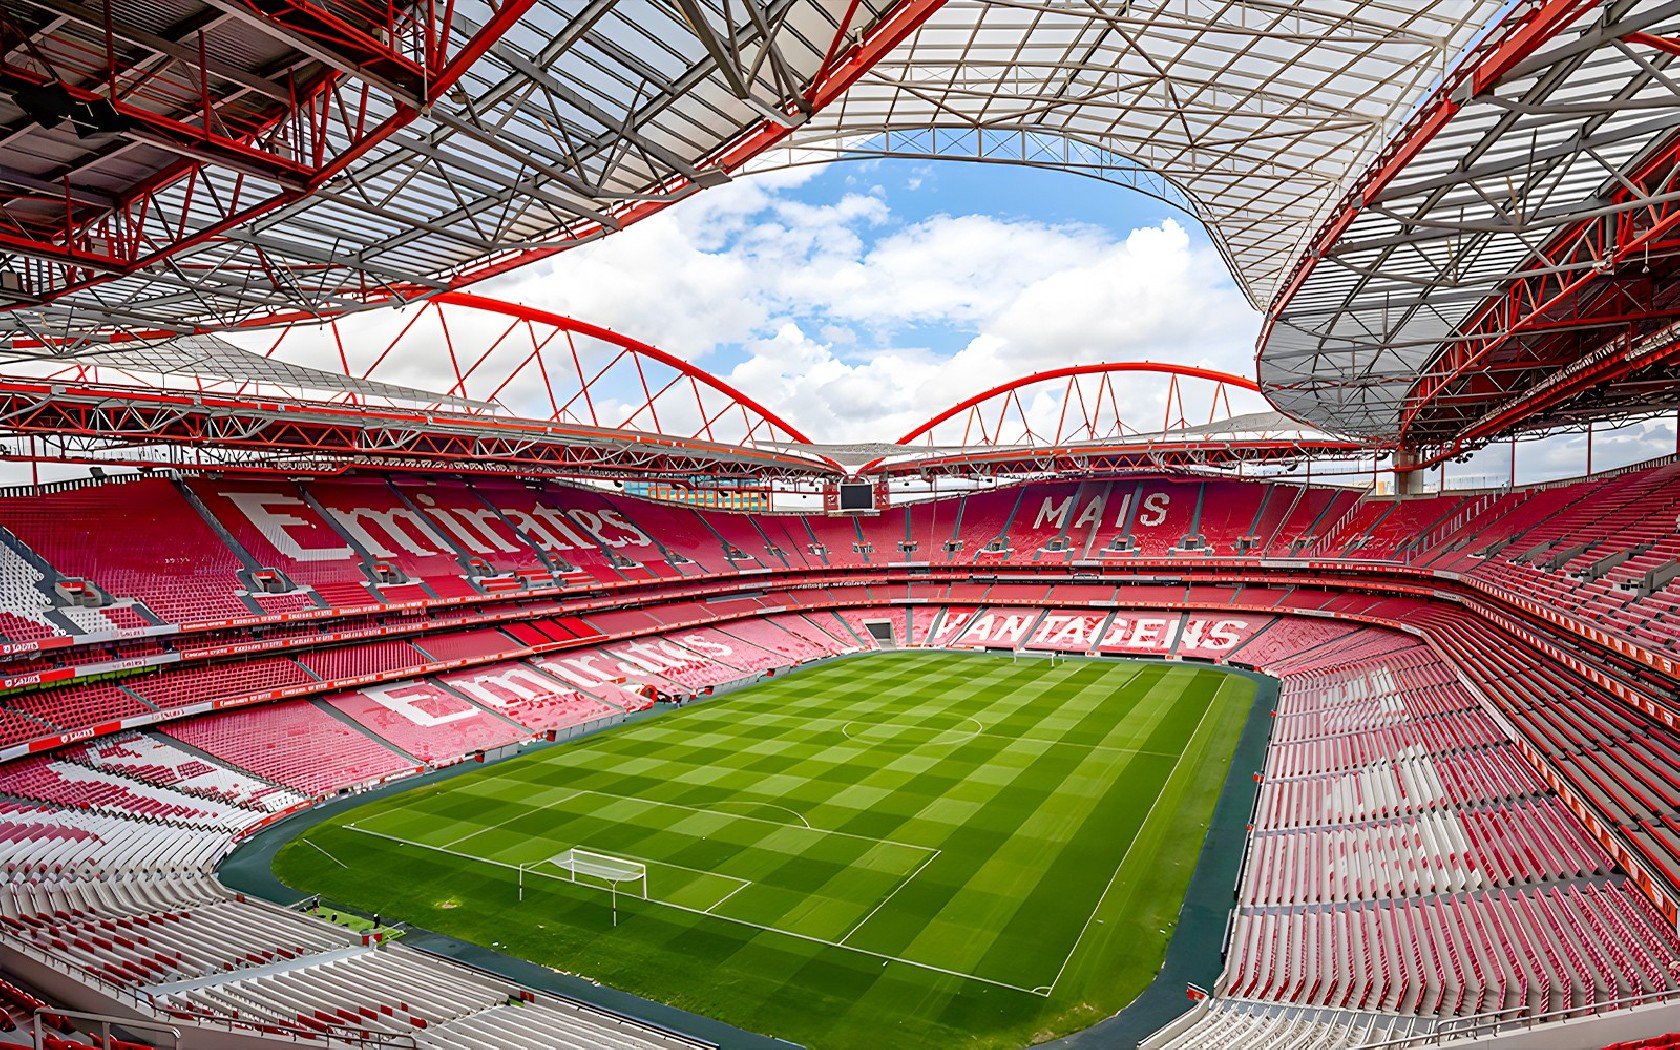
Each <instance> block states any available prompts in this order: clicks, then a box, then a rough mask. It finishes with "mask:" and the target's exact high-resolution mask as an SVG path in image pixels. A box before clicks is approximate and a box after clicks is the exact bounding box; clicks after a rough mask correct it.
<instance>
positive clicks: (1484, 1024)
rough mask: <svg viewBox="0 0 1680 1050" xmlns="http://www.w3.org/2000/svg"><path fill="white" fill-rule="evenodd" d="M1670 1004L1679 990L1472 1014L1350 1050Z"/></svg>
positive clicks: (1389, 1049) (1434, 1042) (1399, 1046)
mask: <svg viewBox="0 0 1680 1050" xmlns="http://www.w3.org/2000/svg"><path fill="white" fill-rule="evenodd" d="M1671 1000H1680V989H1676V988H1667V989H1663V990H1661V991H1655V992H1644V993H1641V994H1639V995H1624V996H1621V997H1619V998H1616V999H1602V1000H1600V1001H1598V1002H1595V1003H1587V1004H1586V1005H1585V1006H1576V1007H1571V1008H1569V1009H1565V1010H1550V1011H1548V1012H1546V1013H1543V1014H1528V1013H1526V1012H1525V1011H1526V1010H1527V1007H1522V1006H1510V1007H1506V1008H1505V1009H1503V1010H1496V1011H1494V1012H1492V1013H1485V1014H1472V1015H1470V1016H1468V1017H1449V1018H1447V1019H1445V1020H1443V1021H1441V1022H1440V1023H1439V1024H1437V1025H1436V1026H1435V1030H1434V1031H1433V1032H1430V1033H1429V1034H1427V1035H1408V1036H1401V1037H1399V1038H1397V1039H1385V1040H1383V1041H1382V1042H1378V1043H1360V1044H1358V1045H1357V1046H1355V1047H1354V1048H1353V1050H1379V1048H1380V1050H1403V1048H1406V1047H1414V1046H1439V1045H1441V1044H1442V1043H1445V1042H1449V1041H1451V1040H1455V1039H1481V1038H1486V1037H1488V1036H1494V1035H1507V1034H1510V1033H1512V1032H1525V1031H1527V1030H1529V1029H1530V1028H1534V1027H1536V1026H1539V1025H1544V1024H1551V1023H1553V1022H1556V1021H1565V1020H1569V1019H1571V1018H1581V1017H1596V1016H1598V1015H1600V1014H1607V1013H1613V1012H1615V1011H1617V1010H1625V1009H1628V1008H1630V1007H1634V1006H1644V1005H1646V1004H1648V1003H1660V1002H1668V1001H1671ZM1594 1045H1597V1044H1594Z"/></svg>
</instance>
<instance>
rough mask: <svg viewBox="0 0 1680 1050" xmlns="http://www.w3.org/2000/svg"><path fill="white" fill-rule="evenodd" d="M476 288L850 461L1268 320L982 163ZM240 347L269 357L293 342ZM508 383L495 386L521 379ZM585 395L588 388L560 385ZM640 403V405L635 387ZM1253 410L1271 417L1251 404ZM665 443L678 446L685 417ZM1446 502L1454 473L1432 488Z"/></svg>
mask: <svg viewBox="0 0 1680 1050" xmlns="http://www.w3.org/2000/svg"><path fill="white" fill-rule="evenodd" d="M473 290H474V291H476V292H480V293H483V294H486V295H490V296H495V297H497V298H501V299H505V300H508V301H512V302H516V303H522V304H527V305H532V306H538V307H542V308H546V309H549V310H552V311H554V312H557V313H560V314H563V315H567V316H570V317H573V318H576V319H578V320H581V321H586V322H590V323H592V324H596V325H601V326H604V327H607V328H610V329H613V330H615V331H617V332H619V333H622V334H624V335H627V336H631V337H633V338H635V339H638V340H641V341H643V342H646V343H649V344H652V345H654V346H656V347H659V348H661V349H663V350H665V351H667V352H669V353H672V354H675V355H676V356H678V357H681V358H683V359H685V360H687V361H691V362H694V363H696V364H698V365H700V366H702V367H704V368H706V369H708V370H710V371H712V372H713V373H715V374H717V375H719V376H721V377H722V378H724V379H725V380H727V381H728V382H730V383H731V384H733V385H734V386H736V387H737V388H739V389H740V390H742V391H743V392H745V393H746V394H747V395H749V396H750V397H752V398H754V399H756V400H758V401H760V402H761V403H763V404H765V405H766V406H769V407H770V408H772V409H773V410H775V411H777V412H778V413H780V414H781V415H782V416H783V417H784V418H785V419H787V421H788V422H789V423H790V424H792V425H793V426H795V427H797V428H798V429H800V430H802V431H804V432H805V433H806V434H808V435H809V436H810V437H811V438H812V439H813V440H815V441H818V442H832V443H846V442H875V441H883V442H884V441H893V440H895V439H897V438H899V437H900V436H902V435H904V434H905V433H907V432H909V431H911V430H912V429H913V428H915V427H916V426H918V425H919V424H921V423H922V422H923V421H925V420H927V419H928V418H929V417H931V416H932V415H934V414H935V413H936V412H938V411H940V410H941V409H944V408H946V407H948V406H950V405H952V404H954V403H956V402H958V401H959V400H961V399H963V398H965V397H968V396H969V395H972V394H976V393H978V392H980V391H982V390H985V389H987V388H989V387H991V386H994V385H996V384H998V383H1002V382H1005V381H1007V380H1010V379H1013V378H1015V377H1018V376H1022V375H1025V374H1027V373H1030V372H1034V371H1038V370H1042V369H1046V368H1052V367H1056V366H1060V365H1065V364H1072V363H1090V362H1099V361H1141V360H1151V361H1158V362H1160V361H1165V362H1174V363H1178V364H1186V365H1197V366H1202V367H1210V368H1215V369H1219V370H1223V371H1227V372H1232V373H1236V374H1238V375H1242V376H1252V375H1253V374H1254V343H1255V338H1256V335H1257V333H1258V332H1259V329H1260V322H1261V318H1260V314H1259V313H1258V312H1257V311H1256V310H1254V309H1253V308H1252V307H1250V306H1249V304H1248V302H1247V301H1246V299H1245V298H1244V296H1243V295H1242V293H1241V292H1240V290H1239V289H1238V288H1237V286H1236V284H1235V283H1234V281H1233V280H1232V279H1231V276H1230V274H1229V272H1228V271H1227V269H1226V267H1225V264H1224V261H1223V260H1222V259H1221V258H1220V256H1219V254H1218V252H1217V250H1216V249H1215V248H1214V247H1213V244H1212V243H1211V241H1210V240H1209V239H1208V236H1207V233H1206V231H1205V230H1204V229H1203V228H1202V226H1201V225H1200V223H1199V222H1198V221H1197V220H1196V219H1195V218H1194V217H1192V216H1190V215H1187V214H1185V213H1184V212H1181V211H1179V210H1178V209H1176V208H1174V207H1172V206H1171V205H1168V204H1165V203H1163V202H1161V201H1158V200H1155V199H1154V198H1151V197H1149V196H1147V195H1144V194H1141V193H1138V192H1136V191H1133V190H1129V189H1125V188H1122V187H1119V186H1114V185H1110V184H1107V183H1103V182H1100V181H1098V180H1095V179H1091V178H1088V177H1084V176H1080V175H1073V174H1067V173H1061V172H1050V171H1039V170H1035V169H1029V168H1021V167H1013V166H1009V165H1003V164H977V163H972V162H961V161H939V162H928V161H920V160H916V161H911V160H904V161H893V160H870V161H861V162H858V161H853V162H840V163H834V164H830V165H827V166H808V167H802V168H794V169H787V170H781V171H770V172H766V173H762V174H758V175H752V176H746V177H740V178H737V179H735V180H733V181H732V182H730V183H728V184H725V185H723V186H720V187H716V188H714V189H710V190H706V191H704V192H702V193H700V194H698V195H696V196H694V197H692V198H690V199H688V200H686V201H684V202H682V203H681V204H680V205H678V206H675V207H672V208H669V209H666V210H665V211H662V212H659V213H657V214H655V215H653V216H651V217H649V218H647V219H644V220H642V221H641V222H638V223H636V224H634V225H632V226H630V227H628V228H626V229H625V230H623V231H621V232H619V233H616V234H614V235H612V236H610V237H607V238H605V239H603V240H601V241H598V242H595V243H593V244H590V245H586V246H584V247H581V248H577V249H573V250H572V251H569V252H566V253H563V254H561V255H558V256H555V257H553V258H552V259H549V260H545V261H543V262H539V263H536V264H533V265H530V266H526V267H524V268H521V269H519V270H515V271H512V272H511V273H508V274H506V275H503V276H501V277H498V278H495V279H493V280H491V281H487V282H485V283H483V284H481V285H478V286H476V287H475V288H474V289H473ZM461 313H462V312H460V311H457V312H456V314H455V317H454V319H453V320H452V321H451V322H450V323H451V324H453V325H454V326H455V328H454V329H453V330H452V332H451V333H450V338H451V339H452V341H453V342H454V343H455V344H456V345H457V346H470V345H473V344H474V342H475V339H476V341H477V344H478V345H480V346H483V345H489V344H490V343H491V342H492V341H494V340H495V339H496V337H497V335H498V333H500V332H501V331H502V329H503V327H504V326H505V323H504V322H503V321H501V320H499V319H495V318H469V317H463V316H461ZM403 323H404V318H401V317H393V315H392V314H391V313H390V312H389V311H385V310H374V311H369V312H367V313H364V314H360V315H356V316H353V317H350V318H347V319H346V320H345V321H344V322H342V323H341V325H340V336H341V339H339V340H337V341H335V339H334V337H333V336H332V335H331V334H330V331H327V330H317V331H315V332H310V331H307V330H304V331H298V332H296V333H295V334H291V335H288V336H287V337H286V340H287V341H286V342H285V343H284V344H283V350H282V353H281V356H282V357H286V358H288V359H290V360H295V361H298V362H299V363H304V364H311V365H315V366H318V367H325V368H334V369H336V368H337V367H339V365H338V361H339V358H338V354H339V348H340V346H342V347H343V348H344V352H345V353H346V355H347V357H348V360H349V362H350V365H351V370H352V372H353V373H355V374H360V372H361V370H362V367H363V366H365V365H366V364H367V363H369V362H371V361H372V360H374V359H375V358H376V357H377V356H378V355H379V353H380V352H381V350H382V349H383V348H384V346H385V344H386V342H387V341H388V340H389V339H390V337H391V333H392V332H394V331H396V330H398V329H399V328H401V326H402V325H403ZM473 324H477V325H478V330H477V331H476V332H473V331H469V328H470V326H472V325H473ZM416 332H417V335H416V337H415V338H414V339H413V340H412V342H411V343H405V344H404V345H403V348H402V349H403V352H402V353H401V354H397V355H393V356H392V357H391V358H390V359H389V360H387V361H386V362H385V363H384V364H383V365H382V366H381V367H380V369H379V371H378V372H377V373H376V378H381V379H385V380H387V381H390V382H395V383H406V384H412V385H416V386H420V387H422V388H426V389H431V390H440V391H441V390H447V389H449V387H450V386H451V384H452V383H453V382H454V376H453V373H452V371H451V368H450V365H449V360H448V356H447V354H446V353H445V352H444V349H443V345H444V338H443V334H442V333H441V332H431V333H429V334H427V333H426V332H424V331H423V330H421V329H416ZM233 338H235V340H236V341H238V342H240V343H242V344H243V345H246V346H248V347H250V348H252V349H256V350H267V349H268V348H269V346H270V345H271V343H272V337H271V336H269V335H262V334H254V335H249V336H235V337H233ZM585 350H586V351H587V352H593V353H595V354H597V355H601V356H602V357H604V356H606V355H608V354H609V353H611V352H614V351H613V349H612V348H610V347H608V346H607V345H606V344H595V345H594V347H593V349H592V350H590V348H588V347H585ZM587 352H586V353H585V359H586V360H587ZM499 353H500V355H501V364H503V365H505V364H506V363H507V362H508V361H509V360H512V359H514V358H517V357H519V355H520V354H521V353H522V351H518V350H517V348H515V347H514V346H513V345H512V344H511V343H510V344H509V345H508V346H507V347H505V348H503V349H502V350H501V351H499ZM496 367H498V365H497V363H496V362H492V363H491V364H490V365H487V366H486V367H485V369H484V371H483V372H481V373H479V374H478V375H477V376H475V378H474V382H475V383H476V382H479V381H480V380H486V382H485V385H489V383H490V382H494V380H495V375H496V374H505V373H506V372H507V371H508V370H509V368H506V367H504V368H503V369H502V372H501V373H496V372H495V369H496ZM510 367H511V366H510ZM487 377H488V379H487ZM540 379H541V377H540V376H539V375H537V374H536V368H535V367H533V366H527V367H526V369H525V371H524V372H522V373H518V374H516V376H515V378H514V380H513V381H510V382H508V383H507V384H506V385H505V386H504V387H503V388H502V389H501V391H500V392H499V394H498V400H500V401H501V402H502V403H503V404H504V405H505V406H506V407H507V408H508V409H509V410H510V411H513V412H516V413H518V414H522V415H536V416H539V417H545V418H546V417H547V416H548V415H549V414H550V412H551V411H552V406H550V405H549V403H548V402H547V393H546V390H545V388H544V385H543V384H542V383H541V381H540ZM568 384H569V385H571V386H575V385H576V384H575V381H568V380H564V379H561V380H559V381H557V382H556V383H555V386H556V387H557V388H558V387H561V386H564V385H568ZM602 385H603V386H606V385H607V384H602ZM1204 389H1205V388H1204ZM472 392H473V393H478V394H482V393H483V392H484V386H480V387H479V388H478V389H477V390H474V391H472ZM618 393H620V394H622V397H621V401H622V402H623V403H634V402H635V400H636V391H634V390H620V391H618ZM559 396H560V400H561V401H562V402H563V401H564V400H565V398H566V397H567V396H568V395H567V392H566V391H564V390H562V391H560V392H559ZM611 396H612V392H611V391H597V404H596V405H595V407H597V408H604V409H606V410H607V413H610V411H611V409H612V408H614V407H615V406H614V405H612V404H610V403H608V399H609V398H610V397H611ZM1164 398H1165V386H1164V384H1162V383H1159V382H1138V383H1130V384H1126V385H1123V386H1122V387H1121V399H1122V405H1121V409H1122V412H1123V414H1124V415H1125V416H1126V417H1127V421H1128V422H1130V423H1132V424H1133V425H1134V426H1137V427H1140V428H1141V429H1154V428H1155V427H1158V426H1159V423H1160V420H1161V416H1162V413H1161V408H1162V407H1163V404H1164ZM1231 407H1232V409H1233V411H1236V412H1245V411H1254V410H1259V409H1264V408H1266V407H1267V406H1266V405H1265V404H1264V402H1263V401H1261V400H1260V399H1259V398H1258V396H1257V395H1249V399H1248V400H1246V401H1244V400H1242V399H1238V400H1237V401H1236V402H1234V403H1233V404H1232V406H1231ZM1028 408H1029V411H1030V412H1031V413H1032V414H1033V416H1034V418H1035V419H1037V420H1040V421H1042V420H1046V419H1053V418H1054V416H1055V414H1056V412H1057V411H1058V408H1059V406H1058V405H1057V404H1056V403H1055V401H1054V400H1053V398H1051V397H1050V396H1049V394H1048V393H1047V392H1044V391H1041V392H1040V394H1039V395H1038V396H1037V397H1036V398H1035V399H1033V400H1032V402H1031V403H1030V405H1029V406H1028ZM620 410H621V412H623V411H625V410H623V409H620ZM1197 410H1199V411H1202V412H1205V411H1206V409H1205V408H1200V407H1198V409H1197ZM604 414H606V413H604ZM622 418H623V416H622V415H620V416H619V418H618V419H615V420H612V421H611V424H609V425H616V424H617V422H618V421H619V420H621V419H622ZM660 423H661V426H662V427H663V428H664V429H666V430H668V431H671V432H675V431H677V430H678V429H679V425H673V423H672V420H671V418H670V416H669V415H667V416H664V417H662V418H661V421H660ZM637 425H639V426H641V427H642V428H643V429H653V428H652V427H651V426H650V425H648V421H647V420H645V419H644V420H642V421H640V422H639V423H638V424H637ZM1675 450H1676V444H1675V428H1674V421H1673V418H1672V417H1669V418H1667V419H1663V420H1658V421H1654V422H1647V423H1641V424H1636V425H1634V426H1632V427H1627V428H1623V429H1621V430H1618V431H1614V432H1609V433H1601V434H1599V435H1598V436H1597V438H1596V439H1595V450H1594V457H1593V466H1594V467H1595V468H1596V469H1598V470H1604V469H1607V468H1611V467H1615V466H1621V465H1626V464H1629V463H1634V462H1639V461H1641V460H1644V459H1648V458H1651V457H1653V456H1658V455H1664V454H1667V453H1671V452H1674V451H1675ZM1367 462H1368V461H1367ZM1516 462H1517V470H1516V475H1517V479H1518V480H1519V481H1521V482H1532V481H1539V480H1549V479H1552V478H1559V477H1569V476H1574V475H1578V474H1581V473H1583V472H1585V470H1586V466H1587V458H1586V439H1585V437H1584V436H1582V435H1562V436H1559V437H1554V438H1550V439H1547V440H1545V441H1541V442H1534V443H1526V444H1524V445H1522V446H1521V447H1520V448H1519V450H1518V453H1517V460H1516ZM1341 469H1344V470H1349V469H1352V468H1346V467H1344V468H1341ZM1365 469H1366V470H1368V469H1369V467H1368V466H1367V467H1366V468H1365ZM1510 472H1511V453H1510V449H1509V446H1508V445H1502V446H1497V447H1494V448H1490V449H1488V450H1485V451H1483V452H1482V453H1480V454H1478V455H1476V456H1475V457H1473V458H1472V460H1471V461H1470V462H1469V463H1464V464H1453V465H1451V466H1450V467H1449V468H1448V474H1449V483H1450V484H1455V485H1457V486H1461V487H1483V486H1495V485H1501V484H1504V483H1505V482H1506V481H1507V479H1508V478H1509V476H1510ZM53 473H54V474H55V475H56V474H57V473H59V472H56V471H55V472H53ZM5 474H6V472H5V471H3V470H0V476H4V475H5ZM1438 482H1439V475H1432V476H1431V478H1430V483H1431V486H1433V485H1434V484H1436V483H1438Z"/></svg>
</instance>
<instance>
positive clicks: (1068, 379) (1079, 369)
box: [898, 361, 1260, 445]
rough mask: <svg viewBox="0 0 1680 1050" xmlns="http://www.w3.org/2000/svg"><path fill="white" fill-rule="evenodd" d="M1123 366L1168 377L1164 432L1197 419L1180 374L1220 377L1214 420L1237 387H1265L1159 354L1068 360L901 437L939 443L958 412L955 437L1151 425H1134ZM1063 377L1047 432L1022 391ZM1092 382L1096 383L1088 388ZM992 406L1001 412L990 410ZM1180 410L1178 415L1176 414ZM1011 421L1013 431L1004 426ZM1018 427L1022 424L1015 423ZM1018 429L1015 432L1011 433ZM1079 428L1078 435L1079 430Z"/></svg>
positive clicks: (992, 440) (1104, 434) (978, 440)
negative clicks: (1158, 358)
mask: <svg viewBox="0 0 1680 1050" xmlns="http://www.w3.org/2000/svg"><path fill="white" fill-rule="evenodd" d="M1123 373H1152V374H1157V375H1164V376H1166V377H1167V398H1166V404H1165V411H1164V413H1163V417H1162V421H1161V426H1160V427H1159V428H1154V429H1158V430H1159V431H1161V432H1166V431H1170V430H1183V429H1184V428H1185V427H1187V426H1190V425H1192V424H1191V422H1190V421H1189V419H1188V417H1187V416H1186V415H1185V413H1186V412H1187V411H1188V409H1187V406H1186V403H1185V398H1184V391H1183V389H1182V387H1181V386H1180V384H1179V380H1180V379H1196V380H1205V381H1207V382H1209V383H1212V384H1213V388H1212V391H1211V396H1210V397H1209V401H1208V405H1209V409H1208V418H1207V420H1206V422H1208V423H1212V422H1215V421H1216V420H1217V419H1218V418H1219V417H1218V414H1217V413H1218V410H1219V406H1220V405H1221V404H1223V405H1224V406H1225V411H1226V414H1227V415H1229V414H1230V409H1231V401H1230V389H1231V388H1233V387H1235V388H1236V389H1238V390H1243V391H1247V392H1249V393H1258V392H1259V390H1260V387H1259V385H1258V384H1256V383H1255V382H1254V381H1253V380H1252V379H1245V378H1243V377H1242V376H1239V375H1232V374H1231V373H1229V372H1220V371H1217V370H1215V369H1211V368H1197V367H1195V366H1193V365H1179V364H1171V363H1158V362H1153V361H1113V362H1107V363H1101V364H1090V365H1068V366H1066V367H1064V368H1052V369H1048V370H1046V371H1043V372H1033V373H1032V374H1030V375H1024V376H1021V377H1020V378H1018V379H1012V380H1010V381H1009V382H1007V383H1000V384H999V385H997V386H994V387H992V388H990V389H988V390H982V391H981V392H980V393H978V394H975V395H974V396H973V397H971V398H968V399H967V400H965V401H959V402H958V403H957V404H955V405H952V406H951V407H950V408H948V409H946V410H945V411H943V412H941V413H939V414H938V415H936V416H934V417H933V418H932V419H930V420H928V421H927V422H926V423H923V424H922V425H921V426H919V427H917V428H916V429H915V430H912V431H910V433H908V434H906V435H904V436H903V437H901V438H899V439H898V444H900V445H909V444H913V443H915V442H917V441H918V440H921V439H923V438H926V439H928V440H927V442H926V443H927V444H935V443H936V442H935V441H934V431H935V430H937V429H938V428H939V427H940V426H942V425H943V424H945V423H948V422H950V421H952V420H954V419H958V418H959V417H960V418H961V419H962V420H963V433H962V436H961V439H960V440H958V441H956V442H948V443H954V444H961V445H1002V444H1010V445H1041V444H1051V445H1063V444H1067V443H1069V442H1070V441H1100V440H1102V439H1104V438H1109V437H1120V436H1125V435H1129V434H1141V433H1147V432H1149V431H1148V430H1147V429H1145V428H1141V427H1135V426H1131V425H1129V424H1128V423H1127V422H1126V421H1125V418H1124V416H1123V415H1122V414H1121V411H1120V398H1119V391H1117V390H1116V389H1115V387H1114V377H1115V376H1116V375H1119V374H1123ZM1089 377H1096V378H1095V380H1094V381H1089V382H1082V381H1083V380H1088V379H1089ZM1056 380H1062V381H1063V389H1062V396H1061V398H1060V402H1061V411H1060V413H1059V414H1058V416H1057V418H1056V422H1055V428H1054V431H1053V432H1051V433H1049V434H1044V433H1040V432H1039V430H1040V427H1038V426H1035V425H1034V424H1033V423H1032V421H1031V420H1029V419H1028V416H1027V413H1028V408H1027V405H1026V403H1025V401H1024V400H1023V399H1022V397H1021V393H1022V391H1024V390H1028V389H1030V388H1032V387H1037V386H1041V385H1043V384H1048V383H1053V382H1055V381H1056ZM1087 387H1089V388H1090V389H1087ZM988 413H995V415H989V414H988ZM1175 413H1176V415H1175ZM1006 427H1007V428H1010V429H1009V430H1007V431H1006V429H1005V428H1006ZM1016 427H1018V428H1019V430H1018V431H1017V430H1016V429H1015V428H1016ZM1007 434H1013V435H1014V436H1013V437H1010V436H1006V435H1007ZM1076 434H1077V435H1078V436H1077V437H1075V436H1074V435H1076Z"/></svg>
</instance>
